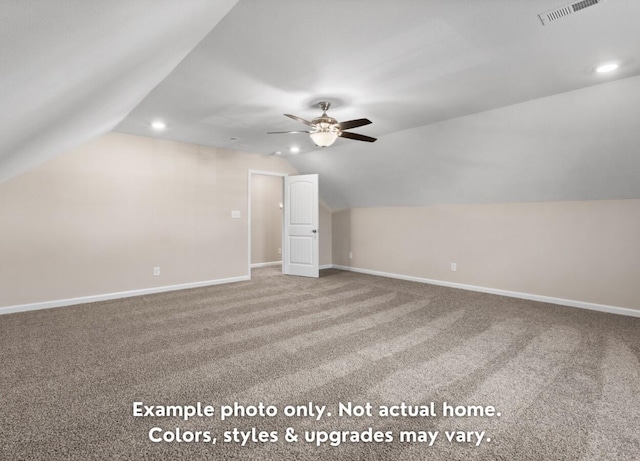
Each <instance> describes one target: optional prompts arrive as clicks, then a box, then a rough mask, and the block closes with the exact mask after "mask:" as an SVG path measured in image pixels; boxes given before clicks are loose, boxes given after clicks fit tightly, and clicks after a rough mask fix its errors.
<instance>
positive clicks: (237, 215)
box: [231, 210, 242, 219]
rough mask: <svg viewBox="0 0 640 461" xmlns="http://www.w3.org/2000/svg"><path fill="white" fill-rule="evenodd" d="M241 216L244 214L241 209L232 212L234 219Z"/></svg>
mask: <svg viewBox="0 0 640 461" xmlns="http://www.w3.org/2000/svg"><path fill="white" fill-rule="evenodd" d="M241 216H242V215H241V214H240V211H238V210H233V211H232V212H231V217H232V218H234V219H238V218H240V217H241Z"/></svg>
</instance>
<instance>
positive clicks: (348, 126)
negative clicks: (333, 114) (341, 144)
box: [338, 118, 371, 130]
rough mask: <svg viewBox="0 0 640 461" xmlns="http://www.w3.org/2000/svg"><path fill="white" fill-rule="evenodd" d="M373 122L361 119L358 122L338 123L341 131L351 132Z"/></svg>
mask: <svg viewBox="0 0 640 461" xmlns="http://www.w3.org/2000/svg"><path fill="white" fill-rule="evenodd" d="M370 123H371V120H369V119H368V118H359V119H357V120H349V121H347V122H340V123H338V128H340V129H341V130H350V129H351V128H358V127H359V126H365V125H369V124H370Z"/></svg>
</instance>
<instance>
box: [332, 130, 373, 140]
mask: <svg viewBox="0 0 640 461" xmlns="http://www.w3.org/2000/svg"><path fill="white" fill-rule="evenodd" d="M340 137H342V138H348V139H355V140H356V141H366V142H375V141H376V138H372V137H371V136H365V135H363V134H358V133H349V132H348V131H343V132H342V133H340Z"/></svg>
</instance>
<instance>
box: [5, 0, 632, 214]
mask: <svg viewBox="0 0 640 461" xmlns="http://www.w3.org/2000/svg"><path fill="white" fill-rule="evenodd" d="M589 2H590V1H589V0H588V1H587V2H586V3H589ZM26 3H30V2H17V1H16V2H9V4H10V7H9V9H5V8H4V7H3V9H5V12H8V14H5V15H3V19H2V21H3V23H4V22H7V24H0V25H1V26H3V27H2V31H1V32H0V34H2V41H3V44H4V43H8V44H9V47H8V48H5V47H4V46H3V50H2V51H0V53H2V54H1V55H0V64H2V69H10V70H9V71H6V70H3V71H2V75H1V76H0V78H1V79H2V81H1V82H2V83H1V86H0V88H1V89H2V91H3V95H2V99H3V101H4V102H5V103H3V107H5V108H6V107H10V108H12V109H15V110H9V111H7V110H5V111H3V114H2V115H1V116H0V117H2V129H3V132H4V133H6V134H7V135H6V136H3V139H0V172H1V173H2V175H1V176H0V177H1V178H2V179H6V178H8V177H11V176H13V175H15V174H17V173H18V172H20V171H24V169H26V168H28V167H29V166H32V165H35V164H37V163H39V162H42V161H43V160H45V159H46V158H48V157H49V156H51V155H55V154H57V153H61V152H63V151H64V150H65V149H69V148H71V147H74V145H73V144H74V143H75V144H79V143H81V142H83V141H85V140H87V139H89V138H90V137H92V136H96V135H98V134H101V133H103V132H106V131H109V130H111V129H115V130H116V131H122V132H127V133H134V134H140V135H144V136H155V137H161V138H166V139H174V140H180V141H186V142H193V143H197V144H204V145H210V146H218V147H226V148H231V149H237V150H240V151H244V152H250V153H255V154H259V155H276V154H274V152H280V153H281V154H280V155H283V156H286V157H287V159H288V160H289V162H291V163H292V164H293V165H294V166H295V167H296V168H297V169H298V170H299V171H300V172H301V173H307V172H308V173H320V175H321V183H320V184H321V195H322V197H323V198H324V199H325V201H326V202H327V203H328V204H329V205H330V206H332V207H334V208H342V207H354V206H397V205H424V204H439V203H473V202H510V201H542V200H585V199H609V198H640V181H638V180H637V173H636V172H638V171H640V156H639V155H637V151H638V148H637V146H638V145H640V130H637V128H636V124H637V120H640V77H639V75H640V28H638V27H637V24H640V2H638V1H637V0H608V1H606V2H603V3H601V4H597V5H594V6H590V7H587V8H584V9H582V10H580V11H577V12H575V13H573V14H571V15H568V16H566V17H564V18H561V19H558V20H556V21H553V22H550V23H547V24H546V25H543V24H542V22H541V20H540V18H539V17H538V14H539V13H543V12H545V11H547V10H551V9H553V8H556V7H559V6H562V5H564V4H565V3H564V2H562V1H560V2H558V1H557V0H536V1H528V0H510V1H506V0H491V1H490V0H487V1H482V2H479V1H478V2H471V1H465V0H457V1H455V0H431V1H419V0H400V1H394V0H389V1H376V2H372V1H364V0H352V1H337V0H325V1H322V2H311V1H300V0H270V1H268V2H267V1H259V0H239V1H237V2H234V1H226V2H207V1H198V0H187V1H182V2H171V1H164V2H158V1H154V2H151V1H148V2H147V1H137V2H125V1H123V0H120V1H118V0H112V1H107V2H73V1H70V0H67V1H61V2H55V5H56V6H53V5H50V4H48V3H44V4H40V3H39V4H38V5H39V6H38V7H37V8H35V7H27V6H25V4H26ZM586 3H585V4H586ZM213 4H215V5H213ZM40 5H49V6H40ZM5 25H6V26H7V27H4V26H5ZM34 30H35V32H34ZM604 62H616V63H618V64H619V68H618V69H617V70H616V71H615V72H612V73H609V74H599V73H597V72H595V70H594V69H595V67H596V66H597V65H599V64H600V63H604ZM322 100H327V101H330V102H331V103H332V108H331V110H330V112H329V113H330V115H332V116H333V117H335V118H336V119H338V120H348V119H353V118H361V117H367V118H369V119H370V120H371V121H372V122H373V123H372V124H371V125H368V126H365V127H362V128H358V129H354V130H352V131H354V132H358V133H362V134H366V135H369V136H374V137H377V138H378V141H377V142H376V143H373V144H370V143H362V142H357V141H352V140H348V139H340V138H339V139H338V140H337V141H336V143H335V144H334V145H333V146H331V147H328V148H324V149H320V148H318V147H316V146H315V145H314V144H313V143H312V142H311V140H310V139H309V138H308V136H307V135H305V134H285V135H267V134H266V132H267V131H286V130H299V129H302V130H304V129H305V126H304V125H302V124H299V123H297V122H295V121H294V120H291V119H289V118H286V117H284V116H283V115H282V114H283V113H290V114H296V115H298V116H301V117H303V118H305V119H312V118H314V117H315V116H317V115H319V114H320V111H319V110H318V108H317V106H316V104H317V103H318V102H319V101H322ZM6 102H8V103H10V104H8V105H7V104H6ZM154 120H162V121H164V122H165V123H166V125H167V127H166V129H165V130H164V131H162V132H155V131H153V130H151V128H150V125H151V123H152V122H153V121H154ZM293 147H297V148H298V149H299V151H300V152H299V153H297V154H293V153H291V148H293Z"/></svg>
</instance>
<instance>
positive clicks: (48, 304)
mask: <svg viewBox="0 0 640 461" xmlns="http://www.w3.org/2000/svg"><path fill="white" fill-rule="evenodd" d="M245 280H249V276H248V275H242V276H240V277H231V278H226V279H217V280H206V281H203V282H191V283H182V284H179V285H168V286H164V287H155V288H143V289H140V290H130V291H120V292H116V293H107V294H102V295H93V296H81V297H79V298H68V299H58V300H55V301H45V302H40V303H31V304H19V305H16V306H8V307H0V315H2V314H13V313H15V312H26V311H35V310H39V309H51V308H52V307H62V306H73V305H74V304H85V303H94V302H97V301H107V300H110V299H119V298H130V297H132V296H141V295H148V294H153V293H164V292H166V291H175V290H186V289H188V288H199V287H207V286H211V285H220V284H223V283H233V282H242V281H245Z"/></svg>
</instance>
